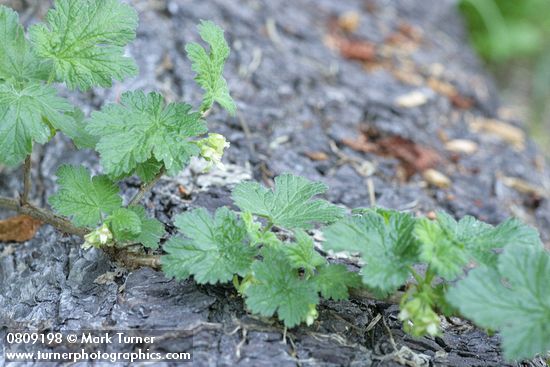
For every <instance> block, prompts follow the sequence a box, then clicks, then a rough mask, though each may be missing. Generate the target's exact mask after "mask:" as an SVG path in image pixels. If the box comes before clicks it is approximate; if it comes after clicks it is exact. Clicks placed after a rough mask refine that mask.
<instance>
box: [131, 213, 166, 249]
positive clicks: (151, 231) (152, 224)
mask: <svg viewBox="0 0 550 367" xmlns="http://www.w3.org/2000/svg"><path fill="white" fill-rule="evenodd" d="M128 209H130V210H132V211H133V212H134V213H136V214H137V215H138V217H139V219H140V221H141V232H140V233H139V235H138V236H137V237H135V238H133V241H134V242H136V243H141V244H142V245H143V246H145V247H147V248H151V249H157V248H158V246H159V242H160V240H161V238H162V237H163V236H164V234H165V229H164V225H163V224H162V223H161V222H159V221H158V220H156V219H155V218H149V217H148V216H147V213H146V212H145V209H144V208H143V207H142V206H135V205H134V206H130V207H129V208H128Z"/></svg>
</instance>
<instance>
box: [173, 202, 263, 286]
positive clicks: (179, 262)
mask: <svg viewBox="0 0 550 367" xmlns="http://www.w3.org/2000/svg"><path fill="white" fill-rule="evenodd" d="M175 224H176V226H177V227H178V228H179V229H180V231H181V233H183V234H184V235H185V237H176V238H173V239H171V240H170V241H169V242H168V243H167V244H166V245H165V246H164V250H165V251H166V252H167V253H168V255H166V256H163V257H162V264H163V269H164V272H165V273H166V274H168V275H169V276H174V277H176V278H177V279H184V278H186V277H187V276H189V274H192V275H193V276H194V278H195V280H196V281H197V283H200V284H204V283H210V284H215V283H218V282H221V283H223V282H227V281H229V280H231V279H232V278H233V275H235V274H238V275H241V276H244V275H245V274H246V273H247V272H248V271H249V269H250V264H251V263H252V260H253V258H254V256H255V255H256V250H255V249H254V248H253V247H251V246H250V245H249V243H248V237H247V232H246V228H245V226H244V223H243V222H242V221H241V220H240V219H239V218H238V217H237V215H236V214H235V213H233V212H232V211H230V210H229V209H227V208H225V207H224V208H220V209H218V210H217V211H216V214H215V216H214V217H212V216H211V215H210V214H209V213H208V212H207V211H206V209H203V208H201V209H196V210H193V211H192V212H189V213H184V214H180V215H178V216H177V217H176V220H175Z"/></svg>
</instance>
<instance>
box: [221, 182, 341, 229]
mask: <svg viewBox="0 0 550 367" xmlns="http://www.w3.org/2000/svg"><path fill="white" fill-rule="evenodd" d="M326 191H327V187H326V186H325V185H324V184H322V183H319V182H316V183H315V182H311V181H309V180H307V179H305V178H303V177H299V176H293V175H290V174H284V175H280V176H277V177H276V178H275V189H274V190H273V191H272V190H269V189H267V188H265V187H263V186H261V185H260V184H258V183H255V182H244V183H241V184H239V185H238V186H237V187H235V189H234V190H233V195H232V197H233V200H234V201H235V204H236V205H237V206H238V207H239V208H241V210H243V211H249V212H251V213H253V214H256V215H259V216H262V217H265V218H268V219H269V220H270V221H271V222H272V223H273V224H274V225H276V226H280V227H284V228H309V227H311V225H312V223H315V222H318V223H330V222H334V221H336V220H338V219H339V218H341V217H342V216H343V214H344V210H343V209H342V208H340V207H338V206H336V205H333V204H330V203H329V202H327V201H326V200H321V199H315V200H313V199H312V198H313V197H314V196H315V195H319V194H323V193H325V192H326Z"/></svg>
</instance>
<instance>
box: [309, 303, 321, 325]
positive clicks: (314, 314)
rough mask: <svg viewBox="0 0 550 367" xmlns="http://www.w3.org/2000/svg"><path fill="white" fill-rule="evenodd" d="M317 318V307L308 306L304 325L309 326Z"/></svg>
mask: <svg viewBox="0 0 550 367" xmlns="http://www.w3.org/2000/svg"><path fill="white" fill-rule="evenodd" d="M317 317H319V311H317V306H316V305H314V304H311V305H309V311H308V313H307V315H306V324H307V326H310V325H312V324H313V322H314V321H315V320H317Z"/></svg>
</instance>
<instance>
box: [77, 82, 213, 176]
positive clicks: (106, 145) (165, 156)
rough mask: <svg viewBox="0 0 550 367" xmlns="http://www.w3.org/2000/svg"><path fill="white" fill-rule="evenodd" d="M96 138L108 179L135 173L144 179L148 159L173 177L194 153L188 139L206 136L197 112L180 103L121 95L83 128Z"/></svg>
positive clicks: (139, 94) (152, 96) (153, 95)
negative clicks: (118, 102) (116, 102)
mask: <svg viewBox="0 0 550 367" xmlns="http://www.w3.org/2000/svg"><path fill="white" fill-rule="evenodd" d="M86 129H87V131H88V132H89V133H90V134H92V135H95V136H97V137H99V143H98V144H97V146H96V149H97V151H98V152H99V153H100V155H101V162H102V164H103V167H104V168H105V171H106V172H107V173H108V174H109V175H111V176H113V177H121V176H125V175H131V174H132V173H133V172H134V171H135V170H139V171H140V172H139V173H141V174H144V173H145V176H146V177H149V176H150V173H151V172H150V171H147V172H146V171H144V169H145V165H146V164H148V163H150V162H151V161H152V160H153V159H154V160H156V161H157V162H161V163H163V164H164V166H165V167H166V170H167V172H168V174H170V175H175V174H177V173H179V172H180V171H181V170H182V169H183V167H184V165H185V164H186V163H187V162H188V160H189V158H190V157H191V156H195V155H198V154H199V148H198V147H197V146H196V145H195V144H193V143H192V142H191V141H190V138H192V137H195V136H198V135H201V134H203V133H205V132H206V131H207V129H206V125H205V123H204V120H202V119H201V117H200V114H199V113H198V112H191V106H189V105H187V104H183V103H170V104H168V105H165V103H164V99H163V98H162V96H161V95H160V94H158V93H149V94H145V93H143V92H142V91H136V92H128V93H124V94H123V95H122V98H121V102H120V104H110V105H107V106H105V107H104V108H103V109H102V110H101V111H98V112H94V113H93V114H92V117H91V119H90V121H89V123H88V124H87V126H86Z"/></svg>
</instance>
